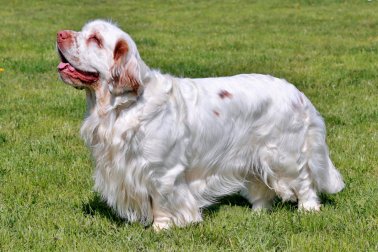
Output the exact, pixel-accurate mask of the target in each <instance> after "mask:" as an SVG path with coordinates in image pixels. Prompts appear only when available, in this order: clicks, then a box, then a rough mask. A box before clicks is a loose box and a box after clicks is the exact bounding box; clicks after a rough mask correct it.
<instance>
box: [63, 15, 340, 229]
mask: <svg viewBox="0 0 378 252" xmlns="http://www.w3.org/2000/svg"><path fill="white" fill-rule="evenodd" d="M94 30H96V31H98V32H99V33H100V34H102V35H103V37H104V40H105V41H104V43H105V46H104V48H97V47H96V46H95V45H91V44H90V45H86V43H84V41H85V37H86V36H88V34H90V33H91V32H93V31H94ZM75 34H76V36H77V40H76V42H75V43H77V45H73V48H75V50H74V49H72V50H71V51H69V52H68V53H67V55H66V54H65V56H66V58H67V59H68V60H69V58H70V57H73V56H75V57H78V58H79V59H80V60H79V61H78V62H76V63H75V64H76V65H74V64H73V65H74V66H75V67H78V68H79V69H82V70H88V71H90V70H92V71H93V69H95V70H96V71H97V72H98V73H99V74H100V81H99V85H98V86H97V87H96V88H92V87H88V88H86V90H87V91H86V92H87V104H88V105H87V107H88V112H87V116H86V118H85V121H84V123H83V125H82V128H81V134H82V136H83V138H84V139H85V142H86V143H87V145H88V146H89V147H90V149H91V150H92V154H93V158H94V161H95V164H96V168H95V172H94V180H95V190H96V191H98V192H99V193H100V194H101V195H102V197H103V198H104V199H105V200H106V202H107V203H108V204H109V206H111V207H113V208H114V209H115V210H116V211H117V213H118V214H119V215H120V216H121V217H124V218H126V219H127V220H128V221H131V222H133V221H140V222H141V223H143V224H146V225H147V224H149V223H151V222H154V228H155V229H157V230H158V229H162V228H168V227H169V226H171V225H172V224H174V225H177V226H184V225H186V224H188V223H191V222H198V221H201V220H202V218H201V210H200V209H201V208H202V207H205V206H207V205H209V204H212V203H213V202H214V201H215V200H216V199H217V198H218V197H221V196H224V195H228V194H232V193H236V192H241V194H242V195H243V196H245V197H246V198H247V199H248V200H249V201H250V202H251V204H252V205H253V208H254V209H265V208H270V207H271V205H272V201H273V198H274V197H275V196H279V197H280V198H282V199H283V200H284V201H286V200H290V201H298V205H299V209H303V210H319V208H320V203H319V198H318V196H317V193H319V192H327V193H337V192H339V191H340V190H342V189H343V187H344V183H343V181H342V177H341V175H340V174H339V172H338V171H337V170H336V168H335V167H334V166H333V164H332V162H331V160H330V158H329V154H328V149H327V145H326V142H325V136H326V130H325V125H324V122H323V119H322V117H321V116H320V115H319V113H318V112H317V111H316V109H315V108H314V106H313V105H312V104H311V102H310V101H309V100H308V99H307V98H306V96H305V95H304V94H303V93H301V92H300V91H298V90H297V89H296V88H295V87H294V86H293V85H292V84H290V83H288V82H286V81H285V80H283V79H277V78H274V77H271V76H268V75H259V74H243V75H237V76H232V77H220V78H204V79H186V78H184V79H183V78H176V77H173V76H170V75H165V74H161V73H160V72H159V71H156V70H151V69H149V68H148V67H147V66H146V65H145V64H144V62H143V61H142V59H141V58H140V56H139V53H138V51H137V48H136V46H135V43H134V42H133V41H132V39H131V38H130V37H129V36H128V35H127V34H126V33H124V32H123V31H121V30H120V29H119V28H117V27H116V26H115V25H113V24H110V23H108V22H104V21H99V20H97V21H93V22H90V23H88V24H87V25H86V26H84V28H83V30H82V31H81V32H78V33H75ZM119 39H124V40H125V41H126V42H127V43H128V45H129V51H128V54H127V58H126V59H125V61H123V64H129V65H128V66H127V67H128V68H131V71H134V73H133V74H135V75H137V79H138V80H140V87H139V89H138V92H137V94H135V93H132V92H129V90H127V89H126V88H125V90H123V91H124V92H122V90H120V89H119V86H117V92H113V91H114V86H116V83H114V80H113V79H112V73H111V69H112V66H113V64H114V61H113V50H114V47H115V44H116V42H117V40H119ZM82 55H85V56H82ZM127 59H133V60H132V61H128V60H127ZM125 67H126V66H125ZM71 84H72V83H71Z"/></svg>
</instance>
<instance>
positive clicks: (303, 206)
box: [298, 201, 321, 212]
mask: <svg viewBox="0 0 378 252" xmlns="http://www.w3.org/2000/svg"><path fill="white" fill-rule="evenodd" d="M320 207H321V204H319V203H318V202H316V201H306V202H302V203H299V205H298V209H299V211H303V212H319V211H320Z"/></svg>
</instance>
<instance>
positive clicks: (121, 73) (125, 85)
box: [110, 39, 141, 95]
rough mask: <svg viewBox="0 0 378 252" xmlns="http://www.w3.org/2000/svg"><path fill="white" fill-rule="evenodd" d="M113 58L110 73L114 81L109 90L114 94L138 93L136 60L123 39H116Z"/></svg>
mask: <svg viewBox="0 0 378 252" xmlns="http://www.w3.org/2000/svg"><path fill="white" fill-rule="evenodd" d="M113 58H114V65H113V66H112V68H111V75H112V78H113V81H114V82H113V83H112V85H110V92H111V93H112V94H116V95H117V94H122V93H124V92H127V91H132V92H135V93H138V89H139V87H140V85H141V78H140V69H139V64H138V60H137V58H136V56H135V55H133V54H132V52H130V48H129V45H128V44H127V42H126V41H125V40H124V39H120V40H118V41H117V43H116V46H115V48H114V52H113Z"/></svg>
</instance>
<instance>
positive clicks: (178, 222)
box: [152, 179, 202, 231]
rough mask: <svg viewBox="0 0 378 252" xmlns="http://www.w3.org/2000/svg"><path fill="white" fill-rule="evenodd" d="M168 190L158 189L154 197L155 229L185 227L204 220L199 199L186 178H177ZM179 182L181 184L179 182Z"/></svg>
mask: <svg viewBox="0 0 378 252" xmlns="http://www.w3.org/2000/svg"><path fill="white" fill-rule="evenodd" d="M175 182H176V183H174V184H172V186H171V188H169V190H167V188H165V190H161V191H160V192H159V191H157V192H156V194H155V195H154V196H153V197H152V208H153V209H152V211H153V217H154V223H153V228H154V230H155V231H159V230H162V229H168V228H170V227H171V226H173V225H175V226H179V227H183V226H185V225H188V224H190V223H194V222H200V221H202V216H201V212H200V209H199V207H198V204H197V201H196V200H195V198H194V196H193V195H192V193H191V192H190V190H189V187H188V185H187V184H186V181H185V180H184V179H180V182H178V181H177V180H176V181H175ZM177 182H178V183H179V184H177Z"/></svg>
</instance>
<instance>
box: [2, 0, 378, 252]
mask: <svg viewBox="0 0 378 252" xmlns="http://www.w3.org/2000/svg"><path fill="white" fill-rule="evenodd" d="M0 4H1V8H0V17H1V20H2V22H1V23H2V27H1V29H0V68H3V69H4V71H2V72H0V250H4V251H7V250H14V251H19V250H37V251H39V250H63V251H67V250H69V251H71V250H79V251H88V250H113V251H114V250H123V251H137V250H142V251H143V250H166V251H188V250H193V251H198V250H207V251H219V250H245V251H247V250H249V251H265V250H268V251H281V250H285V251H360V250H363V251H377V250H378V210H377V209H378V186H377V181H378V157H377V156H378V155H377V153H378V35H377V34H378V33H377V31H378V16H377V15H376V13H377V10H378V2H377V1H375V0H373V1H362V0H361V1H331V0H330V1H311V0H308V1H305V0H303V1H278V0H274V1H273V0H272V1H225V2H223V3H221V2H218V1H193V2H190V1H164V2H163V1H130V2H129V1H128V2H126V1H110V0H109V1H108V0H98V1H80V3H78V1H73V0H65V1H54V2H52V1H33V2H32V3H31V2H30V1H29V2H28V1H11V2H6V1H4V0H0ZM95 18H106V19H112V20H114V21H117V22H118V23H119V25H120V26H121V27H122V28H123V29H124V30H126V31H128V32H129V33H130V34H131V36H132V37H133V38H134V39H135V41H136V42H137V44H138V46H139V50H140V52H141V55H142V57H143V58H144V60H145V61H146V63H147V64H148V65H150V66H151V67H155V68H160V69H161V71H163V72H169V73H171V74H174V75H178V76H186V77H206V76H223V75H233V74H238V73H248V72H256V73H268V74H271V75H274V76H277V77H282V78H285V79H287V80H289V81H290V82H292V83H294V84H296V86H297V87H298V88H299V89H300V90H302V91H303V92H304V93H305V94H306V95H307V96H308V97H309V98H310V99H311V100H312V101H313V103H314V104H315V106H316V107H317V108H318V110H319V111H320V112H321V114H322V115H323V116H324V118H325V120H326V123H327V127H328V143H329V146H330V151H331V156H332V159H333V161H334V162H335V164H336V166H337V167H338V168H339V170H340V171H341V173H342V174H343V176H344V178H345V181H346V184H347V187H346V189H345V190H344V191H343V192H341V193H339V194H337V195H332V196H330V195H322V200H323V204H324V207H323V210H322V212H320V213H318V214H300V213H298V212H297V211H296V210H297V209H296V206H295V205H292V204H288V203H282V202H280V201H279V200H277V202H276V203H275V206H274V209H273V211H272V212H271V213H262V214H255V213H253V212H251V210H250V206H249V205H248V204H247V203H246V202H245V201H244V200H243V199H241V198H239V197H236V196H234V197H227V198H225V199H223V200H221V202H220V203H219V204H218V205H215V206H213V207H210V208H209V209H205V210H204V216H205V218H204V219H205V221H204V222H203V223H201V224H198V225H193V226H190V227H187V228H183V229H177V228H175V229H172V230H170V231H167V232H161V233H158V234H156V233H154V232H153V231H152V229H151V228H147V229H145V228H144V227H142V226H141V225H139V224H131V225H130V224H127V223H125V222H124V221H122V220H121V219H119V218H118V217H117V216H116V215H114V214H113V213H112V211H111V210H110V209H109V208H108V207H107V206H106V205H105V204H104V203H102V202H101V200H100V199H99V197H98V196H97V195H96V194H95V193H94V192H93V191H92V185H93V182H92V179H91V173H92V164H91V160H90V154H89V151H88V150H87V149H86V148H85V146H84V144H83V142H82V140H81V139H80V137H79V128H80V124H81V121H82V118H83V114H84V110H85V98H84V94H83V92H79V91H77V90H75V89H73V88H70V87H68V86H66V85H64V84H62V83H61V82H60V81H59V80H58V75H57V72H56V66H57V63H58V58H57V56H56V53H55V36H56V35H55V34H56V32H57V31H58V30H62V29H74V30H79V29H80V28H81V26H82V25H83V24H84V23H85V22H86V21H88V20H90V19H95Z"/></svg>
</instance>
